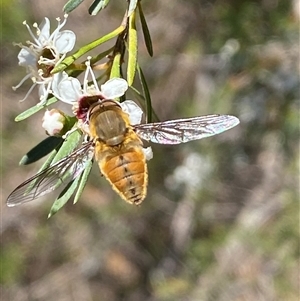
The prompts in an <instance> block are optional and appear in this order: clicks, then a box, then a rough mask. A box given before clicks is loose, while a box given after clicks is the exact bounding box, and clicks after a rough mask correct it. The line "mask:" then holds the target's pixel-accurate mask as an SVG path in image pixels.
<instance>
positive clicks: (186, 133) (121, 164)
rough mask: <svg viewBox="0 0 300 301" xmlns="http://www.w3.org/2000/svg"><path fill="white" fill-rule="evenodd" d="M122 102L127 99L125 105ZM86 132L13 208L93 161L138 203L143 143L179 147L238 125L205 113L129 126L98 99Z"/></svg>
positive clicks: (111, 104) (18, 193)
mask: <svg viewBox="0 0 300 301" xmlns="http://www.w3.org/2000/svg"><path fill="white" fill-rule="evenodd" d="M125 102H126V101H125ZM86 116H87V117H86V123H85V125H86V127H85V128H84V129H83V131H84V132H86V133H87V135H88V136H89V141H87V142H84V143H83V144H82V145H81V147H80V148H78V149H76V150H75V151H73V152H72V153H71V154H69V155H68V156H66V157H65V158H63V159H61V160H60V161H58V162H57V163H55V164H53V165H52V166H50V167H48V168H46V169H45V170H43V171H41V172H40V173H38V174H36V175H35V176H33V177H32V178H30V179H28V180H27V181H25V182H24V183H22V184H21V185H19V186H18V187H17V188H16V189H15V190H14V191H13V192H12V193H11V194H10V195H9V197H8V199H7V205H8V206H10V207H12V206H15V205H19V204H22V203H25V202H29V201H32V200H34V199H36V198H38V197H40V196H42V195H45V194H47V193H49V192H51V191H53V190H54V189H56V188H57V187H58V186H59V185H60V184H62V183H64V184H67V183H69V182H70V181H71V180H73V179H75V178H76V177H77V176H79V175H80V174H81V173H82V172H83V171H84V169H85V167H86V164H87V162H89V161H90V160H91V159H92V157H93V156H94V157H95V160H96V161H97V162H98V165H99V168H100V171H101V173H102V174H103V175H104V176H105V178H106V179H107V180H108V181H109V182H110V184H111V185H112V188H113V189H114V190H115V191H116V192H117V193H118V194H119V195H120V196H121V198H122V199H124V200H125V201H126V202H128V203H130V204H135V205H139V204H141V203H142V201H143V200H144V199H145V197H146V194H147V184H148V171H147V164H146V154H145V151H144V148H143V142H142V140H146V141H151V142H154V143H159V144H179V143H185V142H188V141H192V140H197V139H202V138H205V137H209V136H213V135H216V134H219V133H222V132H224V131H226V130H229V129H230V128H232V127H234V126H236V125H237V124H239V119H238V118H237V117H234V116H231V115H206V116H200V117H192V118H186V119H177V120H170V121H164V122H156V123H147V124H136V125H132V124H131V123H130V118H129V115H128V114H127V113H126V112H125V111H123V109H122V107H121V105H120V104H119V103H118V102H116V101H114V100H108V99H104V100H99V101H98V102H97V103H96V104H94V105H92V106H90V108H89V109H88V112H87V114H86Z"/></svg>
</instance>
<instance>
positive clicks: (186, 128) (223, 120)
mask: <svg viewBox="0 0 300 301" xmlns="http://www.w3.org/2000/svg"><path fill="white" fill-rule="evenodd" d="M239 123H240V121H239V119H238V118H237V117H234V116H230V115H206V116H200V117H192V118H186V119H176V120H170V121H164V122H156V123H146V124H139V125H135V126H134V129H135V131H136V133H137V134H138V135H139V136H140V137H141V138H142V139H144V140H147V141H152V142H154V143H160V144H179V143H185V142H188V141H192V140H197V139H202V138H206V137H210V136H213V135H217V134H220V133H222V132H224V131H227V130H229V129H231V128H233V127H234V126H236V125H238V124H239Z"/></svg>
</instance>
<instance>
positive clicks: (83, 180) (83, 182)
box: [73, 160, 93, 204]
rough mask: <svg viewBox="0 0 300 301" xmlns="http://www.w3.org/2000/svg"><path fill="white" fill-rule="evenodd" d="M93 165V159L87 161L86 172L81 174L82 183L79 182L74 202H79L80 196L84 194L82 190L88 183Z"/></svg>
mask: <svg viewBox="0 0 300 301" xmlns="http://www.w3.org/2000/svg"><path fill="white" fill-rule="evenodd" d="M92 166H93V160H91V161H89V162H88V163H87V165H86V167H85V170H84V172H83V173H82V174H81V176H80V183H79V186H78V189H77V191H76V194H75V197H74V201H73V204H76V203H77V202H78V200H79V198H80V196H81V194H82V191H83V189H84V187H85V185H86V182H87V179H88V176H89V175H90V172H91V169H92Z"/></svg>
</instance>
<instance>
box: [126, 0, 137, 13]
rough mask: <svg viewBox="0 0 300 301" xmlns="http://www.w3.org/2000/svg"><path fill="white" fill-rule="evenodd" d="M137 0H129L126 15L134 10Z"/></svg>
mask: <svg viewBox="0 0 300 301" xmlns="http://www.w3.org/2000/svg"><path fill="white" fill-rule="evenodd" d="M137 2H138V0H130V1H129V7H128V17H130V16H131V14H132V13H133V12H134V11H135V9H136V5H137Z"/></svg>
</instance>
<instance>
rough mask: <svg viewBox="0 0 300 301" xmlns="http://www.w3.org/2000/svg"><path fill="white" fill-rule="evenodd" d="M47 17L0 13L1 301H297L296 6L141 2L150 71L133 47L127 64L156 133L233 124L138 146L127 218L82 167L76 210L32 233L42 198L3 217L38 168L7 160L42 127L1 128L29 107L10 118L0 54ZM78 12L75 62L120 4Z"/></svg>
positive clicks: (24, 9)
mask: <svg viewBox="0 0 300 301" xmlns="http://www.w3.org/2000/svg"><path fill="white" fill-rule="evenodd" d="M63 4H64V1H62V0H56V1H42V0H28V1H17V0H13V1H8V0H3V1H2V4H1V5H2V18H1V21H2V35H1V39H2V41H1V46H0V47H1V57H0V64H1V68H0V76H1V110H2V111H1V121H2V122H1V135H2V136H1V141H2V146H1V151H2V160H1V175H2V176H1V180H2V181H1V197H2V201H1V209H2V213H1V258H0V260H1V273H0V281H1V300H7V301H23V300H24V301H25V300H26V301H27V300H28V301H29V300H35V301H44V300H45V301H52V300H55V301H69V300H70V301H71V300H72V301H77V300H80V301H81V300H83V301H85V300H87V301H90V300H91V301H92V300H101V301H102V300H103V301H119V300H124V301H129V300H130V301H139V300H145V301H156V300H157V301H158V300H161V301H171V300H182V301H198V300H219V301H227V300H239V301H241V300H243V301H253V300H262V301H264V300H270V301H271V300H272V301H274V300H289V301H293V300H295V301H296V300H299V18H300V2H299V0H294V1H288V0H286V1H279V0H260V1H259V0H257V1H250V0H249V1H237V0H214V1H208V0H207V1H205V0H201V1H199V0H190V1H180V0H172V1H171V0H165V1H158V0H153V1H146V0H145V1H142V5H143V8H144V13H145V16H146V19H147V21H148V26H149V29H150V32H151V36H152V41H153V46H154V57H153V58H150V57H149V56H148V54H147V51H146V48H145V46H144V44H143V38H142V35H141V36H140V44H139V63H140V65H141V66H142V68H143V70H144V73H145V76H146V78H147V80H148V84H149V88H150V91H151V96H152V99H153V107H154V110H155V111H156V113H157V115H158V116H159V118H160V120H168V119H175V118H182V117H191V116H197V115H205V114H211V113H221V114H232V115H235V116H238V117H239V118H240V121H241V124H240V125H239V126H237V127H236V128H234V129H232V130H230V131H228V132H225V133H223V134H220V135H217V136H215V137H212V138H207V139H204V140H200V141H195V142H190V143H187V144H184V145H178V146H163V145H153V152H154V158H153V159H152V160H151V161H150V162H149V163H148V167H149V189H148V196H147V198H146V200H145V201H144V203H143V204H142V206H140V207H139V208H136V207H134V206H130V205H128V204H126V203H125V202H124V201H122V200H121V199H120V198H119V197H118V196H117V195H116V194H115V193H114V192H113V191H112V189H111V187H110V186H109V184H108V182H107V181H106V180H105V179H104V178H103V177H100V173H99V170H98V167H97V166H96V164H94V167H93V171H92V175H91V176H90V178H89V181H88V185H87V186H86V188H85V190H84V193H83V195H82V197H81V200H80V201H79V202H78V203H77V204H76V205H72V202H69V203H68V204H67V205H66V206H65V207H64V208H63V209H62V210H60V211H59V212H58V213H57V214H56V215H55V216H54V217H52V218H51V219H49V220H48V219H47V214H48V212H49V209H50V207H51V204H52V201H53V200H54V198H55V196H56V194H55V193H54V194H53V195H50V196H48V197H46V198H45V199H43V200H41V201H40V200H37V201H34V202H32V203H28V204H26V205H23V206H19V207H15V208H7V207H6V205H5V201H6V197H7V196H8V194H9V193H10V192H11V191H12V190H13V189H14V188H15V187H16V186H17V185H19V184H20V183H21V182H22V181H24V180H25V179H27V178H28V177H30V176H31V175H33V174H34V173H35V172H36V171H37V170H38V168H39V167H40V165H41V163H40V162H38V163H35V164H33V165H30V166H18V162H19V161H20V159H21V157H22V156H23V155H24V154H25V153H26V152H27V151H28V150H29V149H31V148H32V147H33V146H35V145H36V144H37V143H38V142H40V141H41V140H42V139H44V138H45V137H46V135H45V133H44V131H43V129H42V128H41V119H42V116H43V113H38V114H36V115H34V116H33V117H31V118H29V119H27V120H25V121H23V122H20V123H16V122H15V121H14V118H15V117H16V116H17V115H18V114H19V113H21V112H23V111H24V110H26V109H27V108H29V107H31V106H32V105H34V104H36V103H37V102H38V100H37V99H38V96H37V91H36V90H35V91H34V92H33V93H32V94H31V95H30V97H29V98H28V99H27V100H26V101H25V102H22V103H19V102H18V100H19V99H22V98H23V97H24V95H25V93H26V92H27V90H28V89H29V87H30V83H29V82H28V83H26V84H24V85H23V86H22V88H20V89H19V90H18V91H17V92H14V91H12V89H11V87H12V86H14V85H16V84H17V83H18V82H19V81H20V80H21V78H23V76H24V75H25V69H23V68H21V67H19V66H18V61H17V54H18V52H19V48H18V47H14V46H13V45H12V43H13V42H22V43H25V41H26V40H28V39H30V37H29V35H28V32H27V30H26V28H25V26H23V25H22V22H23V21H24V20H25V19H26V20H27V23H28V24H32V23H34V22H37V23H38V24H39V23H40V22H41V21H42V19H43V17H44V16H47V17H49V18H50V19H51V21H52V25H53V28H56V21H55V18H56V17H58V16H60V17H62V6H63ZM90 4H91V3H90V1H85V2H84V3H82V5H81V6H80V7H79V8H78V9H76V10H75V11H74V12H73V13H71V14H70V16H69V19H68V23H67V26H66V27H65V29H72V30H73V31H75V33H76V34H77V43H76V48H79V47H81V46H83V45H84V44H85V43H87V42H90V41H91V40H93V39H96V38H98V37H100V36H102V35H104V34H106V33H108V32H110V31H112V30H113V29H114V28H116V27H117V26H118V25H119V24H120V22H121V19H122V17H123V13H124V9H125V5H126V2H125V1H111V3H110V4H109V5H108V7H107V8H106V9H105V10H104V11H102V12H100V14H98V16H96V17H90V16H89V15H88V13H87V9H88V7H89V5H90ZM139 32H140V33H141V31H140V27H139ZM103 50H104V49H103ZM103 50H102V51H103Z"/></svg>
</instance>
